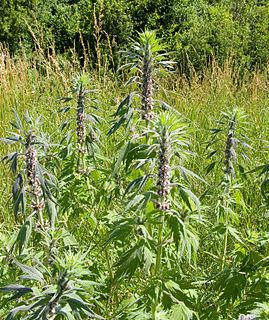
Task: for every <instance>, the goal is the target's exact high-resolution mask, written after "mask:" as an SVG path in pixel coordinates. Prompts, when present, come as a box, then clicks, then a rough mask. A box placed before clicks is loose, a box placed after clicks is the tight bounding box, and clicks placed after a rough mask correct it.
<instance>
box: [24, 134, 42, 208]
mask: <svg viewBox="0 0 269 320" xmlns="http://www.w3.org/2000/svg"><path fill="white" fill-rule="evenodd" d="M32 140H33V136H32V134H31V133H30V134H29V135H28V137H27V150H26V153H25V162H26V173H27V178H28V185H29V187H30V194H31V197H32V201H31V207H32V209H33V212H41V211H42V210H43V208H44V201H43V200H42V199H41V198H42V188H41V183H40V180H39V179H38V177H37V175H36V165H37V152H36V150H35V149H34V148H33V146H32V144H31V143H32Z"/></svg>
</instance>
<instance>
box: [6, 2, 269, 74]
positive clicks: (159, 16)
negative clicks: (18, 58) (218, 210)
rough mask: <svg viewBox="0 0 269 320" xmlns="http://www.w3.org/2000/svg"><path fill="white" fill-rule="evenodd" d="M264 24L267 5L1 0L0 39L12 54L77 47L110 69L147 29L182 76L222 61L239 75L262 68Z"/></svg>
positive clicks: (266, 41) (268, 30) (268, 51)
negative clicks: (164, 45) (155, 34)
mask: <svg viewBox="0 0 269 320" xmlns="http://www.w3.org/2000/svg"><path fill="white" fill-rule="evenodd" d="M268 20H269V3H268V1H266V0H249V1H247V0H222V1H217V0H216V1H213V0H182V1H178V0H169V1H167V0H154V1H153V0H132V1H125V0H118V1H116V0H112V1H111V0H97V1H96V2H95V1H93V0H72V1H71V0H47V1H41V0H29V1H25V0H12V1H10V0H2V1H1V7H0V42H2V43H4V44H5V45H8V47H9V48H10V50H11V52H13V53H18V51H19V50H22V48H23V50H25V48H27V51H28V53H29V52H31V51H32V50H33V49H34V48H36V49H42V50H44V52H45V53H46V54H47V55H49V54H50V53H51V50H53V49H52V48H56V51H57V53H66V50H67V49H75V50H76V51H77V52H78V53H79V56H80V57H81V62H82V63H83V60H85V59H88V58H89V57H90V59H89V60H90V63H91V64H92V66H95V65H96V64H98V65H99V66H100V64H101V63H102V64H104V63H107V64H108V65H109V67H115V64H116V65H117V64H118V59H119V55H118V52H119V50H121V49H123V48H126V45H127V43H128V41H129V37H130V36H133V37H134V36H135V35H136V32H137V31H141V30H144V29H145V27H147V28H149V29H156V30H157V32H158V35H159V36H160V37H162V38H163V39H164V42H165V43H167V44H168V47H169V50H170V51H173V52H174V55H175V58H176V60H177V61H178V62H179V68H180V70H181V71H182V72H184V73H187V74H189V73H190V70H193V69H194V70H196V71H202V70H205V69H206V68H207V66H211V62H212V59H213V60H216V61H217V62H218V63H219V64H223V63H224V62H225V61H227V59H228V58H229V59H231V60H232V61H233V62H234V63H235V66H237V67H238V68H239V67H240V68H241V69H242V70H244V69H245V68H247V69H253V68H255V67H257V66H260V67H266V65H267V63H268V60H269V25H268ZM100 60H102V61H100ZM240 72H241V71H240Z"/></svg>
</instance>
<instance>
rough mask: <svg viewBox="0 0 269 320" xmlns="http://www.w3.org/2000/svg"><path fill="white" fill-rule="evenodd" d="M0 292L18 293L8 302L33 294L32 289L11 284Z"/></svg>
mask: <svg viewBox="0 0 269 320" xmlns="http://www.w3.org/2000/svg"><path fill="white" fill-rule="evenodd" d="M0 291H3V292H5V291H6V292H9V291H17V292H16V293H15V294H14V295H13V296H11V297H10V298H9V299H8V300H17V299H19V298H21V297H22V296H24V295H25V294H27V293H29V292H33V290H32V289H31V288H28V287H25V286H22V285H20V284H10V285H8V286H5V287H2V288H0Z"/></svg>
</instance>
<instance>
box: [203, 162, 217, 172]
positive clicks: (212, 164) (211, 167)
mask: <svg viewBox="0 0 269 320" xmlns="http://www.w3.org/2000/svg"><path fill="white" fill-rule="evenodd" d="M215 166H216V162H212V163H210V164H209V165H208V166H207V167H206V168H205V172H206V173H205V174H206V175H208V174H209V172H210V171H212V170H213V169H214V168H215Z"/></svg>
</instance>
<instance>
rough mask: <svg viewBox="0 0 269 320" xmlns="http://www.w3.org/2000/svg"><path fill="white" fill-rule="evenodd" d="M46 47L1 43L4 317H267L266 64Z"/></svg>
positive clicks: (158, 46) (152, 39)
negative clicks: (184, 64) (179, 62)
mask: <svg viewBox="0 0 269 320" xmlns="http://www.w3.org/2000/svg"><path fill="white" fill-rule="evenodd" d="M48 3H50V2H48ZM48 3H46V5H47V4H48ZM85 3H86V2H84V5H85ZM201 3H202V2H201ZM240 3H241V2H240ZM10 4H12V2H10ZM44 5H45V4H44ZM118 5H119V2H118ZM212 8H213V7H212ZM44 12H45V11H44ZM22 14H24V13H23V12H22ZM48 17H49V16H48ZM111 18H112V16H111ZM156 19H157V18H156ZM152 23H153V22H152ZM18 30H20V29H18ZM57 30H60V28H58V29H57ZM39 35H40V34H39ZM48 37H49V35H48ZM44 40H45V38H44ZM36 45H37V46H38V45H40V43H39V42H36ZM100 45H101V44H100ZM100 48H103V47H100ZM42 50H43V47H41V45H40V47H39V48H37V51H36V53H35V54H36V55H35V56H34V59H30V58H29V57H26V56H17V57H16V58H15V59H14V58H13V57H11V56H10V53H9V51H8V50H6V49H5V48H3V49H1V52H0V70H1V73H0V109H1V113H0V122H1V126H0V136H1V141H0V153H1V158H2V160H3V161H2V162H1V163H0V169H1V170H0V190H1V199H0V223H1V232H0V261H1V265H0V275H1V280H0V294H1V295H0V317H1V318H5V317H6V319H8V320H12V319H33V320H38V319H40V320H41V319H71V320H73V319H106V320H125V319H126V320H129V319H130V320H131V319H134V320H145V319H150V320H157V319H158V320H161V319H163V320H191V319H192V320H196V319H200V320H216V319H219V320H229V319H230V320H231V319H232V320H238V319H239V320H250V319H260V320H266V319H268V316H269V307H268V301H269V291H268V281H269V277H268V274H269V273H268V270H269V264H268V261H269V260H268V256H269V251H268V248H269V247H268V245H269V234H268V223H267V218H268V205H269V193H268V186H269V184H268V183H269V180H268V172H269V166H268V132H267V131H268V123H267V122H268V121H267V119H268V108H266V106H267V105H268V98H269V97H268V78H267V77H268V75H267V72H266V71H260V70H256V71H254V72H252V73H249V74H247V73H245V74H244V75H240V74H239V75H238V74H235V73H234V68H233V64H229V63H230V62H231V61H229V60H228V61H226V62H225V64H224V65H223V66H222V67H220V66H219V65H218V64H217V63H216V61H215V60H214V61H213V62H212V65H211V67H212V68H210V69H207V70H205V71H204V72H203V73H202V74H199V75H198V74H197V73H195V72H193V73H191V77H189V78H188V79H187V78H186V77H185V76H180V75H179V73H175V72H174V68H176V66H175V64H174V63H173V61H170V57H171V56H170V55H169V54H168V53H166V52H165V46H164V44H163V43H162V42H161V41H160V40H159V39H158V37H156V34H155V33H154V32H151V31H145V32H142V33H140V34H139V35H138V36H137V37H136V39H135V41H132V40H129V43H128V50H127V51H126V52H125V54H124V59H123V61H124V64H122V65H121V75H120V76H119V75H118V74H113V73H111V70H108V69H107V68H106V67H105V66H104V64H103V63H104V62H106V61H105V60H102V61H99V63H101V65H100V66H101V67H102V70H101V71H102V72H99V71H100V70H99V69H98V68H97V70H91V71H89V70H87V71H85V70H86V68H85V69H84V71H81V67H80V56H77V55H76V54H73V59H72V60H71V61H68V60H65V59H63V57H62V56H61V55H60V56H57V55H56V54H55V53H54V52H53V51H52V52H50V54H49V57H48V59H45V58H46V54H45V53H44V52H43V51H42ZM99 58H100V59H103V56H99ZM96 59H98V55H97V56H96ZM193 61H195V60H193ZM170 71H172V72H170ZM201 75H202V76H201ZM239 78H240V81H237V80H239Z"/></svg>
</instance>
